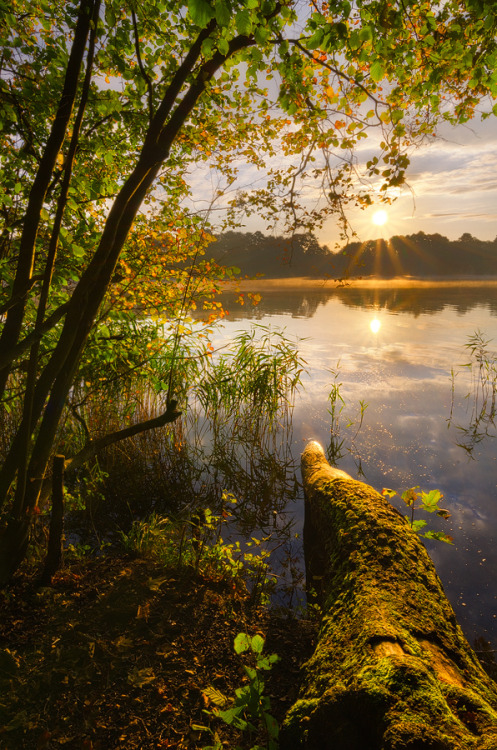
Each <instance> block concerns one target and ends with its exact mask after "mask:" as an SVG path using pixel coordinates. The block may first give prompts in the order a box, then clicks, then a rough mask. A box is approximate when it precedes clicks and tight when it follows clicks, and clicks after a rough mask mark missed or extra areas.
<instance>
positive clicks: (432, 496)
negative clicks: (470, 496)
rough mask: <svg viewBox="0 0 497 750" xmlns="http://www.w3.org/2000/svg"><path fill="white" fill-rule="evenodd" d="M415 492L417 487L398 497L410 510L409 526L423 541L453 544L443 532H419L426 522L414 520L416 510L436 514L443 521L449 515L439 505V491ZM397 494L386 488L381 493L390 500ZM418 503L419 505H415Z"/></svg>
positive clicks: (441, 498)
mask: <svg viewBox="0 0 497 750" xmlns="http://www.w3.org/2000/svg"><path fill="white" fill-rule="evenodd" d="M417 490H419V487H417V486H416V487H411V488H410V489H408V490H405V492H403V493H402V495H401V496H400V498H401V500H403V502H404V503H405V504H406V505H407V507H408V508H410V509H411V512H410V514H409V515H408V516H406V518H407V521H408V523H409V526H410V527H411V528H412V529H414V531H416V532H417V533H418V534H419V535H420V536H423V537H425V539H437V540H438V541H439V542H446V543H447V544H453V540H452V537H451V536H448V534H446V533H445V532H443V531H429V530H428V531H423V532H422V531H421V529H424V528H425V527H426V526H427V525H428V522H427V521H424V520H423V519H421V518H419V519H415V518H414V513H415V511H416V510H422V511H425V512H426V513H436V514H437V516H440V518H445V519H447V518H450V513H449V511H447V510H445V509H444V508H441V507H440V505H439V503H440V502H441V501H442V500H443V495H442V493H441V492H440V490H430V492H423V491H421V492H418V491H417ZM397 494H398V493H397V491H396V490H389V489H387V488H385V489H384V490H383V492H382V495H386V496H387V497H390V498H392V497H395V495H397ZM418 501H419V504H418V505H416V503H418Z"/></svg>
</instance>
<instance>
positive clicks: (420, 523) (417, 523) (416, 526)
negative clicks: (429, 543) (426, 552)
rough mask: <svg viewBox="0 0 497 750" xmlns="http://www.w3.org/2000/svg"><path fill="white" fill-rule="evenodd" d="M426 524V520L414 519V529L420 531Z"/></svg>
mask: <svg viewBox="0 0 497 750" xmlns="http://www.w3.org/2000/svg"><path fill="white" fill-rule="evenodd" d="M425 526H426V521H421V520H419V521H413V523H412V528H413V529H414V531H419V530H420V529H424V527H425ZM427 533H429V532H427ZM425 536H426V534H425Z"/></svg>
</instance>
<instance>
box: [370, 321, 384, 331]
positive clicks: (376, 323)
mask: <svg viewBox="0 0 497 750" xmlns="http://www.w3.org/2000/svg"><path fill="white" fill-rule="evenodd" d="M369 327H370V328H371V331H372V332H373V333H378V331H379V330H380V328H381V321H380V320H378V318H373V320H372V321H371V322H370V324H369Z"/></svg>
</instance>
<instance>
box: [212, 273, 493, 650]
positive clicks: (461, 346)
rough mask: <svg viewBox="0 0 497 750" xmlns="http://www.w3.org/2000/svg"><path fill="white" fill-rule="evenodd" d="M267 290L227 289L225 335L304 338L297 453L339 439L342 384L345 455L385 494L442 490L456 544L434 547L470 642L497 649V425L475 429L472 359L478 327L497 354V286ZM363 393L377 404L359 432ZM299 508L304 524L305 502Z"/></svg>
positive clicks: (440, 525) (436, 526) (443, 526)
mask: <svg viewBox="0 0 497 750" xmlns="http://www.w3.org/2000/svg"><path fill="white" fill-rule="evenodd" d="M259 286H262V284H261V285H259ZM260 293H261V294H262V301H261V302H260V303H259V305H257V306H256V307H252V306H248V305H245V306H244V307H243V308H240V307H236V306H234V305H233V304H231V303H230V300H229V295H226V299H225V300H224V302H225V304H226V305H227V306H228V309H230V316H229V319H228V322H226V323H225V324H224V327H223V328H222V329H221V331H220V332H219V336H218V338H219V341H222V340H227V339H229V338H231V337H232V336H233V335H234V332H235V331H237V330H240V329H242V328H245V327H247V326H250V325H251V324H252V323H258V324H261V325H264V326H270V327H274V328H284V329H285V333H286V335H287V336H288V337H290V338H291V337H297V338H299V339H300V343H299V349H300V351H301V353H302V355H303V356H304V358H305V360H306V361H307V369H308V372H307V374H306V375H305V376H304V378H303V381H304V388H303V389H302V390H301V392H300V395H299V396H298V399H297V402H296V404H295V408H294V412H293V438H292V440H293V444H292V451H293V453H294V455H295V457H298V455H299V454H300V452H301V451H302V450H303V448H304V446H305V444H306V442H307V441H308V440H309V439H311V438H312V439H316V440H318V441H319V442H321V444H322V445H323V446H324V447H325V448H326V447H328V446H329V444H330V422H331V417H330V415H329V413H328V408H329V406H330V404H329V401H328V395H329V392H330V388H331V385H332V383H333V382H335V383H339V384H341V385H340V395H341V396H342V398H343V399H344V406H343V410H342V412H341V414H340V416H339V437H340V440H341V439H342V438H343V441H344V442H343V448H342V450H341V453H342V456H341V457H340V458H339V459H338V461H337V464H338V465H339V466H340V468H342V469H344V470H345V471H347V472H348V473H350V474H351V475H352V476H353V477H357V478H359V479H362V480H363V481H365V482H367V483H369V484H371V485H372V486H373V487H375V488H376V489H377V490H379V491H380V492H381V490H382V489H383V488H384V487H389V488H392V489H395V490H397V491H398V492H399V493H401V492H402V491H403V490H405V489H407V488H409V487H412V486H416V485H419V486H420V488H421V489H422V490H429V489H433V488H437V489H440V490H441V491H442V492H443V494H444V501H443V503H442V505H443V507H445V508H447V509H448V510H449V512H450V513H451V518H450V519H449V520H448V521H444V520H443V519H441V518H438V517H434V518H432V517H431V516H430V517H428V518H427V519H426V520H428V528H430V529H433V530H441V531H445V532H446V533H447V534H450V535H451V536H452V537H453V539H454V546H449V545H446V544H443V543H440V542H433V541H429V540H426V546H427V548H428V551H429V553H430V555H431V557H432V559H433V560H434V562H435V564H436V567H437V571H438V573H439V575H440V577H441V579H442V582H443V584H444V588H445V591H446V593H447V595H448V597H449V599H450V601H451V603H452V605H453V606H454V609H455V610H456V614H457V616H458V619H459V622H460V624H461V625H462V627H463V629H464V630H465V632H466V635H467V637H468V638H469V640H470V642H471V643H473V642H474V639H475V638H477V637H483V638H485V639H486V640H488V641H490V642H491V643H492V647H493V648H497V592H496V586H495V581H496V580H497V545H496V537H497V451H496V448H497V443H496V440H495V436H496V429H495V426H494V425H492V424H489V425H487V426H486V427H487V429H486V430H485V434H482V435H480V434H477V433H478V430H477V431H476V433H475V430H474V429H473V427H474V425H473V424H472V409H473V408H474V399H475V397H478V394H477V393H476V391H475V381H474V378H472V375H471V372H470V371H469V369H468V368H467V367H464V365H465V364H467V363H468V362H469V352H468V349H467V347H466V346H465V345H466V344H467V343H468V339H469V337H470V336H472V335H473V334H474V333H475V331H477V330H479V331H481V332H482V334H483V335H484V338H485V339H487V340H492V341H491V342H490V343H489V344H488V351H489V352H490V353H491V354H492V353H493V355H494V356H495V352H496V351H497V283H488V282H487V283H485V284H475V283H472V284H469V283H460V282H459V283H451V284H444V285H442V286H441V285H437V284H428V283H426V284H423V285H421V286H419V285H418V286H416V285H414V286H413V285H405V284H404V285H400V284H399V285H394V282H391V281H389V282H388V284H382V285H381V286H374V285H371V284H367V285H363V286H358V285H355V284H354V285H353V286H348V287H340V288H336V287H333V286H331V285H320V286H316V285H314V286H313V287H312V286H310V285H308V286H307V288H304V287H301V286H300V287H299V285H298V284H297V283H294V284H292V283H290V282H289V281H288V280H287V282H286V287H285V286H283V285H278V283H277V282H272V283H271V285H270V286H269V285H268V287H267V288H266V289H265V290H260ZM372 324H373V325H372ZM331 370H333V371H335V373H337V375H336V377H335V375H334V374H333V373H332V372H330V371H331ZM360 400H362V401H363V402H366V403H367V408H366V411H365V414H364V421H363V424H362V426H361V429H360V430H359V431H358V433H357V435H355V433H356V430H357V426H358V424H359V421H360V405H359V401H360ZM348 423H353V424H351V425H350V426H347V424H348ZM354 435H355V437H354ZM393 502H394V503H395V501H393ZM395 504H396V505H397V507H399V509H400V510H402V509H403V508H402V503H401V501H399V502H397V503H395ZM403 510H405V508H404V509H403ZM288 512H289V513H292V514H294V515H295V516H296V518H297V519H298V523H300V524H301V523H302V521H303V506H302V503H301V501H300V502H297V503H296V504H295V506H293V507H291V508H288ZM420 517H421V516H420Z"/></svg>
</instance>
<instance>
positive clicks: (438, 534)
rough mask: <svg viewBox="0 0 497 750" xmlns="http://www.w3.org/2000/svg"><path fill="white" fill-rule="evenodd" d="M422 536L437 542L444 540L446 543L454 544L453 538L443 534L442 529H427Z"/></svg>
mask: <svg viewBox="0 0 497 750" xmlns="http://www.w3.org/2000/svg"><path fill="white" fill-rule="evenodd" d="M423 536H424V537H425V538H426V539H436V540H437V541H438V542H445V543H446V544H454V540H453V539H452V537H451V536H448V535H447V534H444V532H443V531H427V532H426V533H425V534H423Z"/></svg>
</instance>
